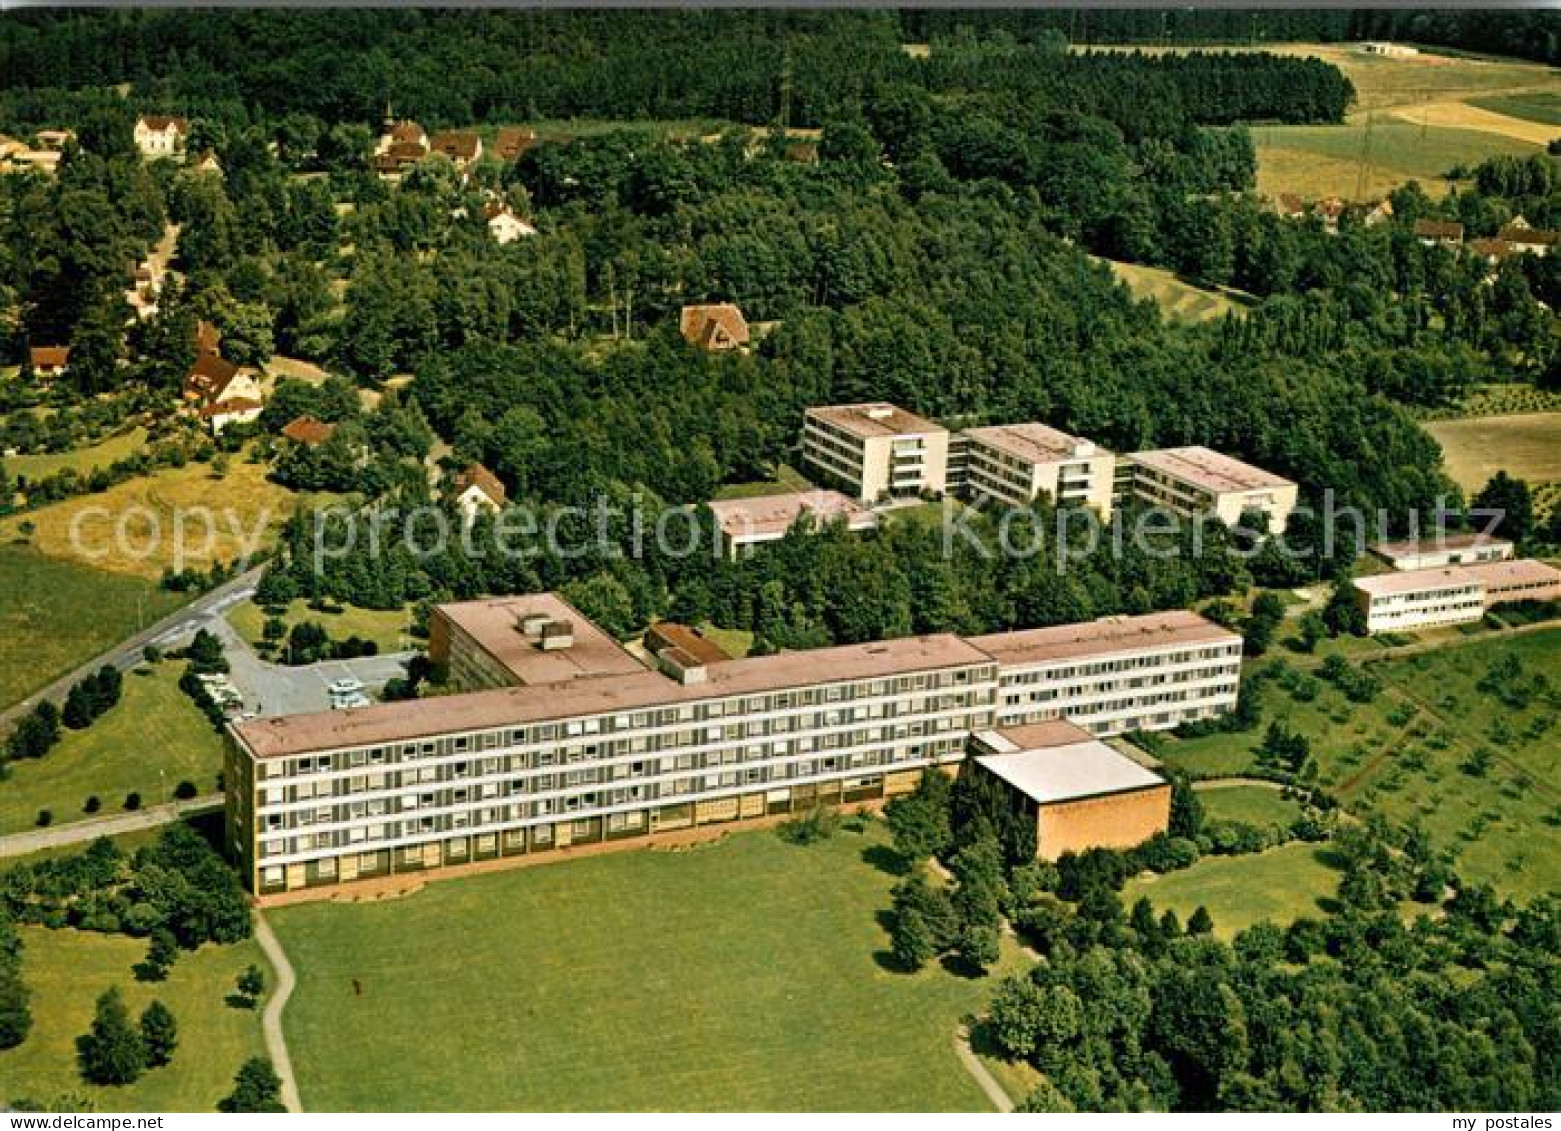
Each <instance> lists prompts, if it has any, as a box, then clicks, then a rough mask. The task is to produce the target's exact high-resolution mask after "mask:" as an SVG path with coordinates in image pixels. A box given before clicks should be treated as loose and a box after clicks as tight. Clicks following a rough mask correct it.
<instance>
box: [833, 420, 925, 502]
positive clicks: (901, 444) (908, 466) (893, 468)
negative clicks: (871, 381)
mask: <svg viewBox="0 0 1561 1131" xmlns="http://www.w3.org/2000/svg"><path fill="white" fill-rule="evenodd" d="M948 453H949V433H948V429H946V428H944V427H943V426H942V425H941V424H935V423H933V422H932V421H930V420H928V419H926V418H925V417H921V416H917V415H916V414H915V413H913V412H907V411H905V409H903V408H897V407H896V406H894V405H892V404H888V403H885V402H882V401H873V402H868V403H865V404H849V405H826V406H822V407H818V408H810V409H808V410H807V413H806V414H805V416H804V418H803V422H802V459H803V462H804V463H806V464H808V465H809V466H810V467H811V468H813V469H814V470H815V471H816V472H818V473H819V474H821V475H823V476H824V477H825V478H826V479H828V480H829V481H831V482H833V483H836V484H838V485H840V486H841V487H842V489H844V490H846V491H848V492H850V493H851V494H852V495H853V496H855V497H856V498H857V499H860V500H861V501H862V502H865V503H876V502H880V501H882V500H885V499H891V498H904V497H908V496H914V495H919V494H922V493H923V492H927V493H931V494H937V495H941V494H942V493H943V492H944V491H945V490H946V489H947V476H948Z"/></svg>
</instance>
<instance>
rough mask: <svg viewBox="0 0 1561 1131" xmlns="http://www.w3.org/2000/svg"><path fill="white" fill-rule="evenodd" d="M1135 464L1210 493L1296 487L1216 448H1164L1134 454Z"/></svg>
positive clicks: (1270, 472) (1132, 456)
mask: <svg viewBox="0 0 1561 1131" xmlns="http://www.w3.org/2000/svg"><path fill="white" fill-rule="evenodd" d="M1129 458H1130V459H1131V460H1132V461H1133V462H1134V463H1136V464H1141V465H1142V466H1144V467H1147V468H1151V469H1153V470H1155V471H1158V472H1160V473H1161V474H1163V475H1167V476H1170V477H1171V478H1172V479H1180V480H1183V481H1184V482H1187V483H1194V484H1196V485H1198V486H1199V487H1203V488H1205V489H1207V490H1209V491H1215V492H1219V493H1224V492H1226V491H1253V490H1256V489H1258V488H1260V487H1294V486H1295V484H1294V483H1292V482H1291V481H1290V480H1288V479H1286V478H1284V476H1282V475H1275V474H1274V473H1273V472H1272V471H1264V470H1263V469H1262V468H1261V467H1253V466H1252V465H1251V464H1250V463H1246V462H1244V461H1242V460H1239V459H1237V458H1236V457H1235V456H1228V455H1226V454H1225V453H1224V452H1216V451H1215V450H1214V449H1213V448H1205V447H1201V446H1197V445H1194V446H1192V447H1186V448H1161V449H1159V450H1158V451H1152V452H1134V453H1133V454H1132V455H1131V456H1130V457H1129Z"/></svg>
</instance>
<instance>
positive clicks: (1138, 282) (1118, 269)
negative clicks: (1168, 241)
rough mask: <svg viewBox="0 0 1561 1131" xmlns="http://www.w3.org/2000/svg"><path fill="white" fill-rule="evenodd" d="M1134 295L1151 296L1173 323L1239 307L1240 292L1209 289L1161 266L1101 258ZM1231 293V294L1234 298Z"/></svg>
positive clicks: (1199, 319) (1213, 316) (1209, 318)
mask: <svg viewBox="0 0 1561 1131" xmlns="http://www.w3.org/2000/svg"><path fill="white" fill-rule="evenodd" d="M1099 262H1102V263H1106V264H1108V265H1109V266H1110V267H1111V271H1112V273H1113V274H1114V275H1116V277H1117V278H1118V279H1121V280H1122V282H1124V283H1126V284H1127V288H1128V290H1130V291H1132V292H1133V297H1134V298H1148V299H1153V300H1154V301H1155V302H1156V303H1157V304H1158V305H1159V307H1160V310H1161V312H1162V313H1164V315H1165V316H1166V318H1168V319H1170V320H1171V321H1172V322H1210V321H1213V320H1214V319H1216V318H1223V317H1225V315H1227V314H1230V313H1231V312H1233V311H1239V310H1241V309H1242V304H1241V302H1240V301H1238V299H1239V297H1240V296H1239V292H1229V293H1227V292H1223V291H1211V290H1207V289H1205V288H1203V287H1199V286H1196V285H1195V284H1193V283H1189V282H1186V281H1185V280H1182V279H1179V278H1177V276H1176V273H1175V272H1173V271H1167V270H1166V269H1164V268H1163V267H1145V266H1143V265H1141V264H1138V263H1120V262H1118V261H1116V260H1114V259H1102V260H1100V261H1099ZM1233 296H1234V297H1233Z"/></svg>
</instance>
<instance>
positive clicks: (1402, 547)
mask: <svg viewBox="0 0 1561 1131" xmlns="http://www.w3.org/2000/svg"><path fill="white" fill-rule="evenodd" d="M1512 551H1513V545H1512V543H1511V542H1510V541H1509V540H1507V539H1506V538H1495V537H1492V536H1490V535H1487V534H1465V533H1458V534H1440V535H1437V536H1433V537H1429V538H1412V539H1407V540H1403V541H1398V542H1379V543H1378V544H1377V545H1375V546H1373V547H1372V548H1371V552H1372V553H1373V554H1375V555H1376V556H1377V557H1379V558H1381V559H1382V560H1383V561H1385V562H1387V563H1388V564H1389V565H1391V566H1392V567H1393V568H1394V569H1397V570H1414V569H1434V568H1436V567H1438V566H1448V565H1463V564H1466V563H1471V562H1487V561H1500V560H1502V559H1504V558H1510V557H1511V556H1512Z"/></svg>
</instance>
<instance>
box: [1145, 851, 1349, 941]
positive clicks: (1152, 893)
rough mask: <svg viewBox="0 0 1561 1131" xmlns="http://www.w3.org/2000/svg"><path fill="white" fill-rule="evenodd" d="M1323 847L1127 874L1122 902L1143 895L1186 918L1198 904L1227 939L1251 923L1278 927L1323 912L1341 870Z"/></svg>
mask: <svg viewBox="0 0 1561 1131" xmlns="http://www.w3.org/2000/svg"><path fill="white" fill-rule="evenodd" d="M1326 852H1327V850H1326V848H1321V847H1319V846H1318V845H1315V844H1286V845H1283V846H1281V847H1279V848H1271V849H1269V850H1268V851H1267V852H1261V853H1257V854H1256V855H1252V856H1209V857H1206V858H1204V859H1202V860H1200V861H1198V863H1196V864H1194V865H1193V866H1192V867H1191V868H1184V869H1182V870H1181V871H1179V872H1168V873H1166V874H1165V875H1163V876H1152V877H1144V878H1141V879H1136V880H1131V881H1129V882H1128V885H1127V887H1126V888H1124V889H1123V891H1122V900H1123V902H1124V903H1127V904H1132V903H1133V902H1134V901H1135V900H1137V899H1138V897H1139V896H1143V895H1146V896H1148V897H1149V900H1150V902H1151V903H1153V904H1154V905H1155V909H1156V910H1158V911H1165V910H1167V909H1169V910H1173V911H1175V912H1176V914H1177V917H1178V918H1180V919H1181V921H1182V922H1183V923H1184V924H1185V923H1186V922H1187V919H1188V918H1189V917H1190V916H1191V915H1192V913H1193V912H1194V911H1196V910H1197V909H1198V908H1199V907H1200V906H1202V907H1207V908H1208V909H1209V914H1210V915H1212V916H1213V917H1214V933H1215V934H1216V935H1218V936H1219V937H1220V938H1225V939H1228V938H1230V937H1231V936H1232V935H1234V934H1235V933H1236V932H1237V931H1240V930H1243V929H1245V928H1247V927H1250V926H1252V924H1254V923H1262V922H1265V921H1266V922H1270V923H1275V924H1278V925H1279V926H1281V927H1285V926H1289V925H1290V923H1292V922H1294V921H1295V920H1296V919H1299V918H1301V917H1302V916H1312V917H1314V918H1321V917H1322V916H1323V914H1324V913H1325V911H1324V907H1323V904H1322V903H1321V902H1320V901H1321V900H1326V899H1328V898H1329V897H1330V896H1332V895H1333V893H1334V891H1335V890H1336V889H1337V887H1338V883H1339V874H1338V872H1337V871H1335V870H1334V869H1333V868H1331V867H1329V866H1328V864H1327V863H1325V862H1324V861H1325V859H1326Z"/></svg>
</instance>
